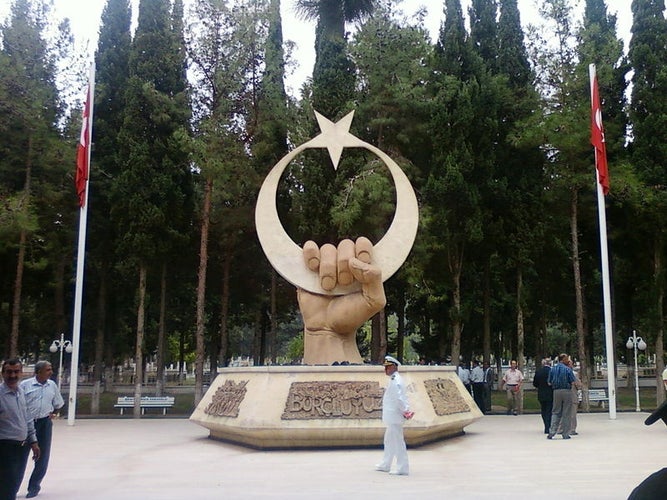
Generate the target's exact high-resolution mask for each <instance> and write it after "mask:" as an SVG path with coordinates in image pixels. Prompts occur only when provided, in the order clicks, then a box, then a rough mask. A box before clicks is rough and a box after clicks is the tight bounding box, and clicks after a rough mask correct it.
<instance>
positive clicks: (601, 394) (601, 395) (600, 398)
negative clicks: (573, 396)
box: [579, 389, 609, 408]
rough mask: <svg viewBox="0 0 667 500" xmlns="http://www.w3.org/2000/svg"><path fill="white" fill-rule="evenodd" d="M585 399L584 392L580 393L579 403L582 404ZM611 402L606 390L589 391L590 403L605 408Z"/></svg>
mask: <svg viewBox="0 0 667 500" xmlns="http://www.w3.org/2000/svg"><path fill="white" fill-rule="evenodd" d="M582 399H583V395H582V392H581V391H579V402H580V403H581V401H582ZM608 401H609V396H607V390H606V389H588V402H589V403H597V404H598V406H602V408H604V407H605V403H607V402H608Z"/></svg>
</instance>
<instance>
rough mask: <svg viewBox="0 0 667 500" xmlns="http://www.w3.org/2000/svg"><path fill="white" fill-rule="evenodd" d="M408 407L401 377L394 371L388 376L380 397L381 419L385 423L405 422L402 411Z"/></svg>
mask: <svg viewBox="0 0 667 500" xmlns="http://www.w3.org/2000/svg"><path fill="white" fill-rule="evenodd" d="M409 409H410V406H409V405H408V398H407V396H406V394H405V386H404V385H403V379H402V378H401V376H400V375H399V374H398V372H396V373H394V374H392V375H391V377H389V384H388V385H387V388H386V389H385V391H384V396H383V397H382V421H383V422H384V423H385V424H402V423H403V422H405V417H404V416H403V412H405V411H408V410H409Z"/></svg>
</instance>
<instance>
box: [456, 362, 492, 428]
mask: <svg viewBox="0 0 667 500" xmlns="http://www.w3.org/2000/svg"><path fill="white" fill-rule="evenodd" d="M472 365H473V367H472V370H470V369H469V368H468V367H467V366H466V364H465V363H460V364H459V366H458V368H457V371H456V373H457V375H458V376H459V378H460V379H461V382H462V383H463V386H464V387H465V388H466V390H467V391H468V392H470V393H471V394H472V397H473V399H474V400H475V403H476V404H477V406H478V407H479V409H480V410H481V411H482V413H484V414H485V415H486V414H487V413H489V412H490V411H491V390H492V389H493V381H494V379H495V373H494V371H493V368H491V366H490V365H489V363H487V362H484V365H483V366H482V365H480V363H479V361H478V360H474V361H473V362H472Z"/></svg>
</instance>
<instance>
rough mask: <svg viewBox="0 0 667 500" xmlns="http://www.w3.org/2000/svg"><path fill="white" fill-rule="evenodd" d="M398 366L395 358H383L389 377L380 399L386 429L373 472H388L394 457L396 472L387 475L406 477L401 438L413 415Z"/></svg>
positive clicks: (385, 370)
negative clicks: (379, 457) (380, 459)
mask: <svg viewBox="0 0 667 500" xmlns="http://www.w3.org/2000/svg"><path fill="white" fill-rule="evenodd" d="M399 366H401V363H399V361H398V360H397V359H396V358H393V357H391V356H385V358H384V372H385V374H386V375H387V376H388V377H389V384H388V385H387V388H386V389H385V391H384V396H383V397H382V421H383V422H384V423H385V424H387V429H386V430H385V433H384V456H383V458H382V462H380V463H379V464H377V465H376V466H375V470H378V471H381V472H389V471H390V470H391V463H392V462H393V461H394V457H396V470H393V471H391V472H389V473H390V474H395V475H399V476H407V475H408V474H409V472H410V467H409V464H408V451H407V448H406V446H405V439H404V437H403V423H404V422H405V420H407V419H410V418H412V416H413V415H414V413H413V412H411V411H410V406H409V404H408V398H407V396H406V395H405V386H404V385H403V380H402V379H401V376H400V375H399V374H398V367H399Z"/></svg>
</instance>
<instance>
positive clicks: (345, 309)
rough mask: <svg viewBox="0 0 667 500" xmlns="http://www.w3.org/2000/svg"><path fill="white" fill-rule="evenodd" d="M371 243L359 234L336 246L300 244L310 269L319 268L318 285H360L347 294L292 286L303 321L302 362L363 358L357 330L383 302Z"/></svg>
mask: <svg viewBox="0 0 667 500" xmlns="http://www.w3.org/2000/svg"><path fill="white" fill-rule="evenodd" d="M372 253H373V244H372V243H371V242H370V241H369V240H368V239H367V238H364V237H361V238H358V239H357V241H356V242H353V241H352V240H347V239H346V240H342V241H341V242H340V243H339V244H338V247H335V246H333V245H331V244H325V245H322V247H321V248H319V247H318V246H317V244H316V243H315V242H313V241H308V242H306V244H305V245H304V246H303V257H304V261H305V264H306V266H307V267H308V269H310V271H312V272H314V273H319V281H320V286H321V287H322V289H323V290H326V291H330V290H333V289H334V288H335V287H336V285H337V284H341V285H349V284H351V283H353V281H355V280H356V281H358V282H359V283H360V284H361V290H360V291H358V292H352V293H349V294H346V295H321V294H316V293H312V292H309V291H307V290H305V289H303V288H298V289H297V299H298V302H299V309H300V310H301V315H302V316H303V323H304V358H303V362H304V364H307V365H330V364H332V363H334V362H339V363H341V362H348V363H350V364H360V363H363V360H362V359H361V355H360V354H359V349H358V347H357V340H356V332H357V329H358V328H359V327H360V326H361V325H362V324H363V323H364V322H365V321H367V320H368V319H369V318H370V317H371V316H373V315H374V314H375V313H377V312H378V311H380V310H382V308H383V307H384V306H385V304H386V303H387V299H386V297H385V294H384V286H383V285H382V271H381V269H380V268H379V267H377V266H375V265H373V264H372Z"/></svg>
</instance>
